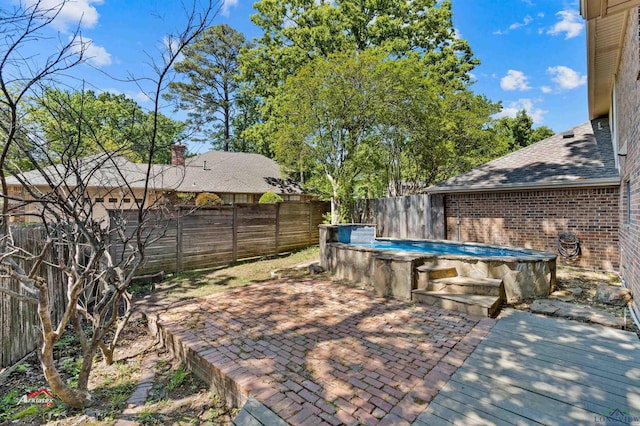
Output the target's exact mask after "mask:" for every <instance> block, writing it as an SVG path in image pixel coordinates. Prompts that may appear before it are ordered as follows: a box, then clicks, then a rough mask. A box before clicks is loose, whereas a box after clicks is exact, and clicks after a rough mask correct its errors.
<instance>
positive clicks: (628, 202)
mask: <svg viewBox="0 0 640 426" xmlns="http://www.w3.org/2000/svg"><path fill="white" fill-rule="evenodd" d="M624 195H625V212H624V214H625V218H624V221H625V223H631V181H630V180H627V181H626V182H625V183H624Z"/></svg>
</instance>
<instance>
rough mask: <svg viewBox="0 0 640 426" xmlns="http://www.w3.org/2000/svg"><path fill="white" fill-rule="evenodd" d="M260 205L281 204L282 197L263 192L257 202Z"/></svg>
mask: <svg viewBox="0 0 640 426" xmlns="http://www.w3.org/2000/svg"><path fill="white" fill-rule="evenodd" d="M258 202H259V203H260V204H273V203H281V202H282V197H281V196H279V195H278V194H276V193H274V192H265V193H264V194H262V197H260V200H258Z"/></svg>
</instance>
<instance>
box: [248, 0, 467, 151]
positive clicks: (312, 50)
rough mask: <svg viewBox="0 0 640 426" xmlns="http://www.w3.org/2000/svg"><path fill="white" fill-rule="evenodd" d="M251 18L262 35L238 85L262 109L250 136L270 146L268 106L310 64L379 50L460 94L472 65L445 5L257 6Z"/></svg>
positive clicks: (346, 1)
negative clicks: (246, 86) (245, 84)
mask: <svg viewBox="0 0 640 426" xmlns="http://www.w3.org/2000/svg"><path fill="white" fill-rule="evenodd" d="M254 8H255V9H256V10H257V11H258V13H256V14H254V15H253V16H252V17H251V20H252V21H253V23H254V24H256V25H257V26H259V27H260V28H262V30H263V35H262V36H261V37H260V38H259V39H258V40H257V41H256V43H255V45H254V46H253V47H252V48H247V49H244V50H243V51H242V54H241V67H242V79H243V80H245V81H250V82H251V83H252V84H253V90H254V96H256V97H259V98H260V100H261V102H262V105H263V108H262V116H263V117H262V118H263V120H261V122H260V123H259V124H258V125H256V126H254V127H253V128H252V129H251V131H250V132H248V133H249V134H250V136H251V137H253V138H254V139H256V140H261V141H262V140H269V139H270V134H272V133H273V132H274V131H275V126H274V123H272V122H269V118H270V113H271V109H272V101H273V99H275V97H276V96H277V91H278V88H279V87H281V86H282V84H284V82H285V81H286V79H287V77H288V76H291V75H293V74H295V73H296V72H297V70H298V69H300V68H301V67H302V66H304V65H305V64H308V63H309V62H311V61H313V60H314V59H315V58H318V57H320V58H327V57H329V56H330V55H331V54H333V53H338V52H352V53H354V52H357V51H363V50H365V49H367V50H369V49H377V50H378V51H379V52H380V53H383V54H386V55H389V56H390V57H393V58H401V57H407V56H409V55H412V54H419V56H420V58H421V61H422V65H423V67H424V73H425V74H432V76H433V79H434V80H435V79H436V78H439V79H440V80H441V81H442V82H446V83H447V84H448V85H451V86H455V87H457V88H460V89H463V88H465V87H466V85H467V84H468V82H469V75H468V72H469V71H471V70H472V69H473V67H474V66H475V65H476V64H478V63H479V62H478V60H477V59H476V58H474V57H473V53H472V52H471V49H470V47H469V45H468V43H467V42H466V41H465V40H463V39H460V38H458V37H456V35H455V31H454V28H453V23H452V16H453V14H452V11H451V3H450V1H448V0H445V1H437V0H415V1H396V2H393V1H384V2H377V1H370V0H337V1H329V0H321V1H316V0H295V1H294V0H262V1H258V2H257V3H255V4H254Z"/></svg>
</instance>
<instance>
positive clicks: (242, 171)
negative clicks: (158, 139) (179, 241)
mask: <svg viewBox="0 0 640 426" xmlns="http://www.w3.org/2000/svg"><path fill="white" fill-rule="evenodd" d="M184 149H185V147H184V146H183V145H173V146H172V156H171V161H172V165H174V166H184V169H180V168H177V169H174V171H173V172H174V173H176V175H177V176H182V173H183V172H184V177H183V179H182V181H181V183H180V185H178V186H177V187H176V188H174V190H175V191H176V192H183V193H200V192H213V193H215V194H218V195H219V196H220V197H221V198H222V200H223V201H224V202H225V204H233V203H257V202H258V200H259V199H260V196H262V194H264V193H265V192H274V193H276V194H279V195H280V196H281V197H282V199H283V200H284V201H307V200H308V199H309V196H307V195H305V194H304V191H303V190H302V187H301V186H300V184H299V183H298V182H296V181H294V180H292V179H286V178H283V177H282V176H283V171H282V167H281V166H280V165H279V164H278V163H276V162H275V161H273V160H271V159H270V158H267V157H265V156H264V155H260V154H247V153H244V152H225V151H209V152H206V153H204V154H200V155H196V156H195V157H189V158H185V157H184Z"/></svg>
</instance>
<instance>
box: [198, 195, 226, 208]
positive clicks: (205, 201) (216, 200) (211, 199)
mask: <svg viewBox="0 0 640 426" xmlns="http://www.w3.org/2000/svg"><path fill="white" fill-rule="evenodd" d="M223 204H224V202H223V201H222V198H220V197H219V196H218V195H217V194H212V193H210V192H201V193H200V194H198V196H197V197H196V206H198V207H204V206H221V205H223Z"/></svg>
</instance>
